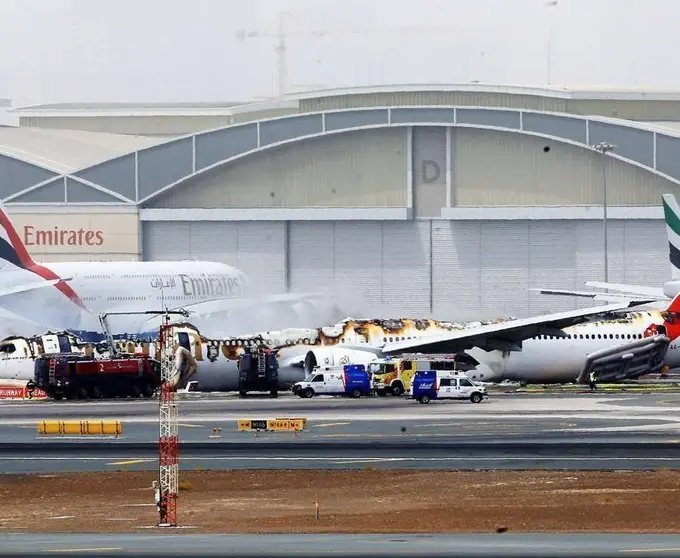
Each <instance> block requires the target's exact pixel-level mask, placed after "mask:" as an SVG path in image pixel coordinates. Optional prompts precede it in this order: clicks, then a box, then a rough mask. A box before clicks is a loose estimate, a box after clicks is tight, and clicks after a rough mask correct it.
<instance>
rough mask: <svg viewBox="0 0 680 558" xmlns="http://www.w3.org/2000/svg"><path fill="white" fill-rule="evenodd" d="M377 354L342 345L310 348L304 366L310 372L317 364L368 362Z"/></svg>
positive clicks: (340, 364) (332, 364) (333, 364)
mask: <svg viewBox="0 0 680 558" xmlns="http://www.w3.org/2000/svg"><path fill="white" fill-rule="evenodd" d="M375 358H376V355H375V353H373V352H369V351H360V350H356V349H343V348H341V347H333V348H320V349H310V350H309V351H307V353H306V354H305V359H304V368H305V372H306V373H307V374H309V373H310V372H312V371H313V370H314V368H315V367H316V366H322V367H323V366H342V365H345V364H368V363H369V362H372V361H373V360H375Z"/></svg>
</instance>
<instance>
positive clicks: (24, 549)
mask: <svg viewBox="0 0 680 558" xmlns="http://www.w3.org/2000/svg"><path fill="white" fill-rule="evenodd" d="M679 552H680V537H678V536H677V535H655V534H653V535H648V534H645V535H627V534H621V535H619V534H574V535H571V534H513V533H503V534H474V535H191V534H190V530H184V531H183V533H182V536H177V535H166V536H163V535H147V534H144V533H140V534H120V535H117V534H116V535H90V534H87V535H82V534H72V533H68V534H52V533H49V534H36V535H29V534H7V535H0V555H11V556H45V555H49V554H52V555H55V554H68V555H76V556H77V555H84V554H89V555H96V556H120V555H121V554H122V553H133V554H134V555H137V556H179V555H187V556H231V557H234V556H277V557H284V556H300V557H307V556H310V557H311V556H315V557H316V556H319V555H321V554H332V555H333V556H433V557H436V556H457V555H465V556H478V557H480V558H481V557H487V556H488V557H492V556H508V557H510V556H513V557H515V556H517V557H519V556H526V557H530V556H531V557H533V556H537V557H551V558H556V557H566V556H574V555H577V554H578V555H581V556H589V557H591V558H595V557H603V556H648V555H651V556H677V555H678V553H679Z"/></svg>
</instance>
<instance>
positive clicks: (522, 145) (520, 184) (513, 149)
mask: <svg viewBox="0 0 680 558" xmlns="http://www.w3.org/2000/svg"><path fill="white" fill-rule="evenodd" d="M546 149H547V151H546ZM451 153H452V155H451V160H452V166H453V169H452V184H453V191H454V195H453V199H454V200H455V204H456V205H462V206H485V205H600V204H602V195H603V174H602V166H603V160H602V156H601V155H600V154H599V153H594V152H592V151H589V150H586V149H583V148H580V147H575V146H571V145H568V144H564V143H560V142H553V141H550V140H547V139H543V138H538V137H532V136H524V135H521V134H512V133H507V132H496V131H492V130H477V129H470V128H456V129H453V130H452V140H451ZM606 164H607V201H608V203H609V204H610V205H627V206H630V205H658V204H659V200H660V199H661V194H664V193H668V192H672V193H675V194H680V188H678V187H677V186H675V185H673V184H672V183H671V182H669V181H667V180H665V179H663V178H661V177H658V176H654V175H653V174H652V173H650V172H649V171H645V170H643V169H641V168H639V167H635V166H633V165H630V164H628V163H624V162H621V161H618V160H616V159H613V158H611V157H609V158H608V159H607V161H606Z"/></svg>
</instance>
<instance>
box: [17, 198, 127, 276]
mask: <svg viewBox="0 0 680 558" xmlns="http://www.w3.org/2000/svg"><path fill="white" fill-rule="evenodd" d="M85 209H87V212H86V211H85ZM9 218H10V220H11V222H12V224H13V225H14V228H15V229H16V231H17V234H18V236H19V238H20V239H21V241H22V242H23V243H24V245H25V246H26V250H27V251H28V253H29V254H30V255H31V256H32V257H33V259H35V260H36V261H37V262H48V261H54V260H65V259H68V260H71V261H78V260H89V261H97V260H111V259H116V260H139V259H140V258H139V256H140V242H139V218H138V215H137V212H136V211H128V212H126V211H121V210H119V209H109V208H106V209H104V208H94V207H93V208H74V209H71V208H67V209H65V208H61V209H60V211H59V212H56V211H55V212H48V211H46V210H45V209H42V210H41V211H38V210H34V211H29V210H28V208H21V210H16V211H11V212H9ZM59 256H61V257H59Z"/></svg>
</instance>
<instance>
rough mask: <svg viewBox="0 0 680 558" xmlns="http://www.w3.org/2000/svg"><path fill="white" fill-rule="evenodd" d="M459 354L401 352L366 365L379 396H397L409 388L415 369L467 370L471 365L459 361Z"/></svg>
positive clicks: (406, 391)
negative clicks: (389, 394)
mask: <svg viewBox="0 0 680 558" xmlns="http://www.w3.org/2000/svg"><path fill="white" fill-rule="evenodd" d="M460 358H461V357H459V355H453V354H442V355H424V354H420V353H414V354H403V355H399V356H398V357H388V358H381V359H377V360H375V361H374V362H371V363H370V364H369V365H368V371H369V373H370V374H371V378H372V383H373V389H374V390H375V393H376V394H377V395H380V396H384V395H387V394H388V393H391V394H392V395H394V396H399V395H402V394H404V393H408V391H409V390H410V389H411V380H412V379H413V375H414V374H415V373H416V371H417V370H459V371H462V370H468V369H470V368H473V367H471V366H470V365H468V364H467V363H465V362H461V360H460Z"/></svg>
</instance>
